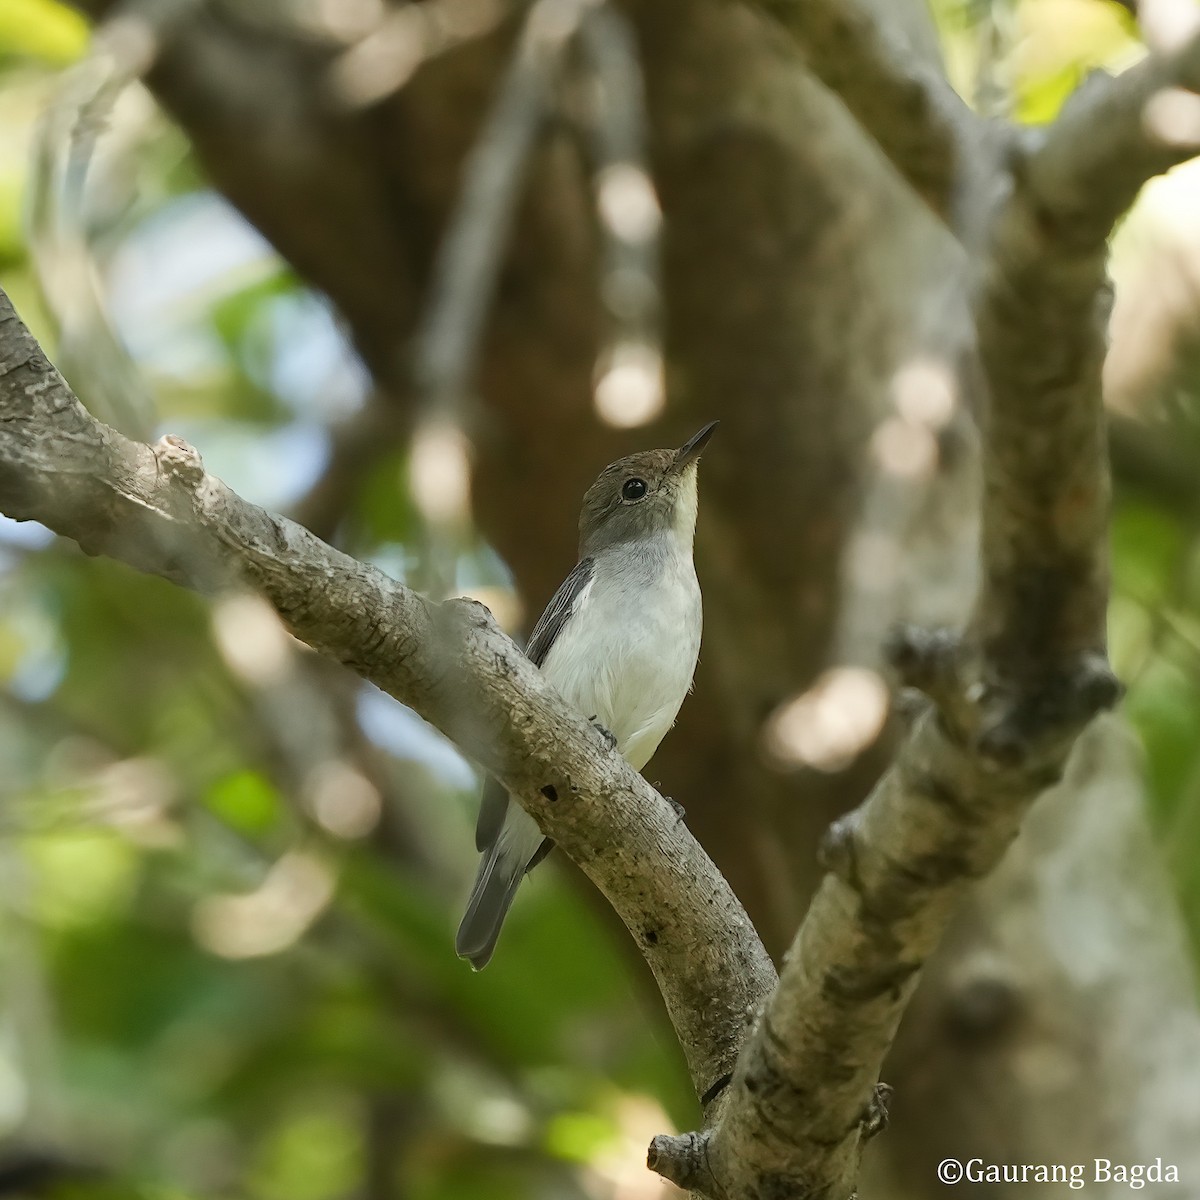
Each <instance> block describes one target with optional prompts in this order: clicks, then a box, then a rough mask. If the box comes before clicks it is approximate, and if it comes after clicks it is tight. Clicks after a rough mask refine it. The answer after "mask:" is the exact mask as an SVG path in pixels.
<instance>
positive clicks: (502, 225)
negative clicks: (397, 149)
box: [411, 0, 588, 595]
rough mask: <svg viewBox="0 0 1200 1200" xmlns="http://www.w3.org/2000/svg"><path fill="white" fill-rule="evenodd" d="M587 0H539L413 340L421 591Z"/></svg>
mask: <svg viewBox="0 0 1200 1200" xmlns="http://www.w3.org/2000/svg"><path fill="white" fill-rule="evenodd" d="M587 3H588V0H536V2H535V3H534V5H533V7H532V9H530V12H529V15H528V16H527V17H526V19H525V24H524V26H523V27H522V30H521V35H520V38H519V40H518V43H517V48H516V51H515V53H514V54H513V57H512V61H511V63H510V65H509V68H508V72H507V74H506V75H505V77H504V79H503V80H502V81H501V84H500V88H499V92H498V93H497V96H496V100H495V102H494V104H493V106H492V109H491V112H490V113H489V114H488V116H487V119H486V120H485V122H484V125H483V129H482V130H481V131H480V133H479V136H478V137H477V139H476V141H475V145H474V147H473V149H472V150H471V153H470V155H469V156H468V158H467V162H466V167H465V182H464V184H463V187H462V191H461V193H460V195H459V197H458V201H457V203H456V205H455V207H454V210H453V212H452V213H451V215H450V220H449V226H448V228H447V231H446V234H445V236H444V238H443V240H442V243H441V246H440V247H439V249H438V254H437V258H436V261H435V263H434V269H433V282H432V284H431V286H430V295H429V301H428V304H427V305H426V308H425V313H424V317H423V319H422V321H421V324H420V327H419V329H418V332H417V338H416V349H415V353H414V361H413V379H414V383H415V387H416V392H417V400H418V414H419V415H418V417H417V421H416V427H415V430H414V434H413V447H412V471H411V479H412V492H413V499H414V501H415V502H416V504H417V507H418V509H419V510H420V511H421V512H422V514H423V515H424V517H425V520H426V523H427V525H428V527H429V531H430V539H431V546H430V552H429V554H428V556H427V566H426V571H425V579H424V583H425V585H426V586H425V590H426V591H427V592H429V593H431V594H435V595H438V594H441V595H444V594H446V593H447V592H448V591H449V590H450V589H451V587H452V584H453V573H454V565H455V562H456V560H457V556H458V552H459V548H460V545H461V542H462V540H463V530H464V525H465V522H466V517H467V507H468V480H469V455H470V444H469V442H468V440H467V437H466V434H465V432H464V426H465V424H466V416H467V399H468V394H469V390H470V385H471V380H472V377H473V375H474V370H475V363H476V360H477V358H478V355H479V347H480V342H481V340H482V337H483V330H484V323H485V321H486V317H487V313H488V311H489V310H490V308H491V303H492V297H493V296H494V294H495V291H496V286H497V281H498V279H499V275H500V267H501V264H502V256H503V252H504V247H505V246H506V245H507V243H508V239H509V235H510V233H511V231H512V226H513V222H514V220H515V219H516V211H517V202H518V201H519V199H520V196H521V187H522V184H523V182H524V179H525V174H526V170H527V167H528V164H529V159H530V155H531V154H532V151H533V148H534V146H535V144H536V141H537V136H538V133H539V132H540V130H541V128H542V125H543V123H544V121H545V120H546V117H547V115H548V113H549V111H550V108H551V104H552V91H553V85H554V82H555V80H556V78H557V76H558V72H559V70H560V67H561V65H562V61H563V57H564V54H565V51H566V47H567V45H568V44H569V42H570V39H571V38H572V37H573V36H574V34H575V31H576V29H577V28H578V26H579V22H580V21H581V19H582V17H583V13H584V11H585V8H586V5H587Z"/></svg>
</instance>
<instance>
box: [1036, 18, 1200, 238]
mask: <svg viewBox="0 0 1200 1200" xmlns="http://www.w3.org/2000/svg"><path fill="white" fill-rule="evenodd" d="M1198 89H1200V35H1197V36H1195V37H1193V38H1192V39H1191V40H1190V41H1188V42H1187V43H1186V44H1185V45H1184V46H1183V47H1182V48H1180V49H1179V50H1177V51H1176V52H1175V53H1173V54H1152V55H1150V56H1149V57H1148V58H1146V59H1143V60H1142V62H1140V63H1138V64H1137V66H1134V67H1131V68H1130V69H1129V70H1128V71H1124V72H1122V73H1121V74H1120V75H1117V76H1115V77H1112V76H1108V75H1104V74H1096V75H1094V76H1092V77H1090V78H1089V79H1088V80H1087V81H1086V82H1085V83H1084V84H1083V86H1082V87H1080V88H1079V89H1078V90H1077V91H1076V92H1075V93H1074V95H1072V96H1071V98H1070V99H1069V100H1068V101H1067V103H1066V104H1065V105H1064V107H1063V111H1062V113H1061V114H1060V115H1059V117H1058V119H1057V120H1056V121H1055V122H1054V124H1053V125H1051V126H1050V128H1049V129H1048V130H1047V131H1046V132H1045V134H1044V135H1037V134H1035V135H1033V136H1032V137H1031V139H1030V141H1031V143H1032V146H1031V148H1029V149H1027V150H1026V151H1025V161H1024V163H1023V164H1021V167H1020V168H1019V169H1021V168H1023V172H1022V173H1023V180H1022V187H1023V189H1024V191H1025V192H1026V194H1027V195H1028V197H1029V200H1030V203H1031V204H1032V205H1034V206H1035V207H1036V208H1037V210H1038V215H1039V216H1040V217H1041V218H1042V219H1043V220H1045V221H1047V222H1051V223H1053V224H1054V225H1055V226H1056V227H1057V228H1056V229H1055V230H1054V231H1053V234H1054V236H1056V237H1057V238H1060V239H1062V240H1063V242H1064V243H1067V242H1074V243H1075V244H1077V245H1078V246H1079V247H1080V248H1084V247H1088V246H1091V247H1094V246H1096V245H1097V244H1099V243H1102V242H1103V241H1104V239H1105V238H1107V237H1108V234H1109V232H1110V231H1111V229H1112V227H1113V224H1114V223H1115V222H1116V220H1117V219H1118V218H1119V217H1120V216H1121V214H1122V213H1124V212H1125V210H1126V209H1128V208H1129V206H1130V205H1131V204H1132V203H1133V200H1134V197H1135V196H1136V195H1137V193H1138V191H1139V190H1140V189H1141V187H1142V185H1143V184H1144V183H1145V182H1146V181H1147V180H1148V179H1151V178H1152V177H1153V176H1155V175H1159V174H1161V173H1162V172H1163V171H1166V170H1168V169H1170V168H1171V167H1173V166H1175V165H1176V164H1178V163H1181V162H1184V161H1186V160H1187V159H1189V158H1192V157H1193V156H1194V155H1195V154H1196V151H1197V149H1198V148H1200V97H1197V96H1196V94H1195V93H1196V91H1197V90H1198Z"/></svg>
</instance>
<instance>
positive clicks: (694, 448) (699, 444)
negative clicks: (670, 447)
mask: <svg viewBox="0 0 1200 1200" xmlns="http://www.w3.org/2000/svg"><path fill="white" fill-rule="evenodd" d="M720 423H721V422H720V421H709V423H708V424H707V425H705V427H704V428H703V429H701V430H700V432H699V433H696V434H693V435H692V436H691V437H690V438H688V440H687V441H686V442H684V443H683V445H682V446H680V447H679V449H678V450H676V451H675V461H674V462H673V463H672V464H671V470H672V471H682V470H683V469H684V467H686V466H688V465H689V464H691V463H694V462H695V461H696V460H697V459H698V458H699V457H700V452H701V451H702V450H703V449H704V447H705V446H707V445H708V439H709V438H710V437H712V435H713V432H714V431H715V430H716V428H717V426H718V425H719V424H720Z"/></svg>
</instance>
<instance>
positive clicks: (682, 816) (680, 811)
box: [663, 796, 687, 825]
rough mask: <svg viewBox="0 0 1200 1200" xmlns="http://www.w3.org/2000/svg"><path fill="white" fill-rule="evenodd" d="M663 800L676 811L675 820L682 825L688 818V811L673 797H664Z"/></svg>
mask: <svg viewBox="0 0 1200 1200" xmlns="http://www.w3.org/2000/svg"><path fill="white" fill-rule="evenodd" d="M663 799H664V800H665V801H666V802H667V803H668V804H669V805H670V806H671V807H672V808H673V809H674V810H675V820H676V822H677V823H679V824H681V825H682V824H683V822H684V820H686V818H687V809H686V808H684V807H683V805H682V804H680V803H679V801H678V800H676V799H675V798H674V797H673V796H664V797H663Z"/></svg>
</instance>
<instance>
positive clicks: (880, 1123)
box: [860, 1080, 893, 1142]
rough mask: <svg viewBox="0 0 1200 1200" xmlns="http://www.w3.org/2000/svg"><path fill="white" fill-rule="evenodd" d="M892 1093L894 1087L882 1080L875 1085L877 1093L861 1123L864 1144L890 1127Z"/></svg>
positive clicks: (868, 1105)
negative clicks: (889, 1116)
mask: <svg viewBox="0 0 1200 1200" xmlns="http://www.w3.org/2000/svg"><path fill="white" fill-rule="evenodd" d="M892 1091H893V1089H892V1085H891V1084H890V1083H884V1082H883V1081H882V1080H881V1081H880V1082H879V1083H877V1084H876V1085H875V1091H874V1092H873V1093H872V1094H871V1099H870V1100H869V1101H868V1102H867V1107H866V1109H865V1111H864V1112H863V1115H862V1121H861V1122H860V1124H861V1127H862V1136H863V1141H864V1142H869V1141H870V1140H871V1139H872V1138H873V1137H875V1136H876V1134H880V1133H882V1132H883V1131H884V1130H885V1129H886V1128H887V1127H888V1105H889V1104H890V1103H891V1099H892Z"/></svg>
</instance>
